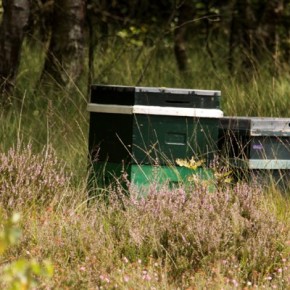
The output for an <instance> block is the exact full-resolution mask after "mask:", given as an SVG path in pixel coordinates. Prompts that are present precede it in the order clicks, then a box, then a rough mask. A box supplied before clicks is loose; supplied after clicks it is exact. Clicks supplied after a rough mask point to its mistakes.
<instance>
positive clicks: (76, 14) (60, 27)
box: [42, 0, 86, 86]
mask: <svg viewBox="0 0 290 290" xmlns="http://www.w3.org/2000/svg"><path fill="white" fill-rule="evenodd" d="M53 9H54V10H53V26H52V36H51V40H50V45H49V49H48V52H47V57H46V61H45V65H44V71H43V74H42V79H43V78H44V77H45V78H47V76H48V77H49V78H51V79H53V80H55V81H56V82H57V83H59V84H60V85H65V86H70V85H71V84H73V83H75V82H76V81H77V80H78V78H79V77H80V75H81V72H82V68H83V56H84V24H85V9H86V0H55V1H54V8H53Z"/></svg>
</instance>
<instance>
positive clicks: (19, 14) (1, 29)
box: [0, 0, 30, 103]
mask: <svg viewBox="0 0 290 290" xmlns="http://www.w3.org/2000/svg"><path fill="white" fill-rule="evenodd" d="M29 2H30V1H29V0H2V5H3V16H2V23H1V26H0V88H1V91H0V94H1V102H2V103H8V102H9V101H10V100H9V99H10V97H11V95H12V93H13V88H14V85H15V77H16V73H17V70H18V67H19V63H20V52H21V46H22V42H23V38H24V32H25V28H26V26H27V24H28V19H29V13H30V6H29Z"/></svg>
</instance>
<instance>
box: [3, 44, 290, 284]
mask: <svg viewBox="0 0 290 290" xmlns="http://www.w3.org/2000/svg"><path fill="white" fill-rule="evenodd" d="M189 53H190V59H191V64H190V69H189V71H188V72H187V73H186V75H182V74H180V73H179V72H178V71H177V69H176V64H175V59H174V57H173V51H172V49H171V47H168V46H166V45H159V47H154V46H152V47H142V48H134V47H132V46H126V45H125V44H124V43H121V42H120V41H119V40H118V39H113V40H112V42H111V44H110V46H109V48H108V49H107V50H106V51H105V52H104V51H103V50H101V48H100V49H98V50H97V51H96V63H95V78H94V82H95V83H106V84H120V85H136V84H138V85H144V86H158V87H159V86H161V87H183V88H196V89H216V90H219V89H220V90H221V91H222V108H223V110H224V112H225V114H226V115H256V116H278V117H282V116H285V117H286V116H287V114H288V112H287V107H289V102H290V101H289V99H290V98H288V87H289V79H288V78H287V77H285V74H280V76H277V77H272V76H271V75H270V74H269V73H267V69H266V68H263V69H261V70H260V73H259V74H257V75H256V76H255V77H253V78H252V79H251V80H250V81H248V82H247V83H245V82H244V81H241V78H239V76H238V75H235V76H229V74H228V73H227V72H226V70H225V67H226V64H225V62H224V60H223V59H222V58H221V59H217V60H216V64H217V65H218V66H217V67H218V68H217V69H216V70H214V69H213V66H212V64H211V60H210V58H209V57H208V56H207V54H206V53H205V52H204V51H203V50H202V48H198V47H191V48H190V50H189ZM42 64H43V55H42V51H41V50H40V48H39V47H38V48H37V47H36V49H35V50H33V49H32V48H31V47H29V45H28V44H27V45H26V46H25V49H24V52H23V57H22V63H21V67H20V74H19V77H18V81H17V91H16V99H15V102H14V104H13V106H12V107H11V108H9V110H7V111H6V112H1V116H0V118H1V122H0V134H1V142H0V150H1V155H0V160H1V164H0V190H1V196H0V204H1V207H2V208H3V212H4V215H9V214H10V213H11V212H12V211H15V210H17V211H19V212H20V213H21V215H22V222H21V228H22V230H23V235H22V239H21V241H20V243H19V244H18V245H16V246H14V247H12V248H11V249H10V250H9V251H8V252H6V253H5V254H4V255H3V256H2V257H1V263H9V262H12V261H14V260H16V259H18V258H19V257H27V258H35V259H37V260H44V259H46V258H49V259H50V260H51V262H52V264H53V265H54V275H53V277H52V278H51V279H50V280H49V281H44V282H43V285H42V286H43V288H49V287H50V288H52V289H117V288H120V289H137V288H138V289H177V288H179V289H233V288H237V289H252V288H255V287H258V288H265V289H287V288H289V287H290V272H289V271H290V270H289V269H290V268H289V267H290V259H289V250H290V248H289V246H290V245H289V240H290V239H289V238H290V237H289V221H290V215H289V210H288V209H289V200H288V197H287V196H282V195H281V194H280V192H279V190H278V189H277V188H275V187H274V186H273V188H268V189H266V188H261V187H260V186H258V185H256V184H251V185H249V184H243V183H238V184H237V185H235V186H233V187H232V186H225V187H223V189H217V190H216V191H215V192H208V191H207V189H206V188H205V187H203V186H202V183H201V184H200V185H199V186H196V187H194V188H192V189H191V190H189V189H188V188H186V189H183V188H182V187H181V188H176V189H171V190H169V189H168V188H167V187H164V188H163V187H162V188H160V187H154V185H152V186H151V187H150V188H149V189H148V195H147V198H146V199H140V198H136V197H135V195H134V193H135V192H132V193H131V195H130V196H129V197H128V196H127V195H126V194H124V192H123V191H122V190H121V189H118V188H117V189H115V190H113V189H112V188H107V190H108V191H109V199H110V200H109V203H106V204H105V203H103V202H101V201H96V202H95V203H91V204H90V205H89V206H88V204H87V192H86V180H87V176H86V175H87V172H86V171H87V153H88V152H87V137H88V118H89V115H88V112H86V103H87V100H88V96H87V95H86V91H87V87H86V71H85V72H84V79H82V80H81V81H80V84H76V85H75V87H73V88H69V89H67V88H59V87H58V86H57V85H55V84H54V85H53V84H51V87H49V88H47V87H46V88H45V89H44V88H41V87H40V88H37V89H35V87H37V86H36V85H37V83H38V76H39V72H40V71H41V68H42ZM266 67H267V66H266ZM285 73H287V70H285ZM137 190H138V189H137ZM120 201H121V202H120Z"/></svg>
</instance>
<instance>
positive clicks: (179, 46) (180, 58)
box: [174, 2, 194, 72]
mask: <svg viewBox="0 0 290 290" xmlns="http://www.w3.org/2000/svg"><path fill="white" fill-rule="evenodd" d="M193 18H194V13H193V9H192V6H191V5H189V4H188V3H187V2H184V3H183V4H182V5H181V6H180V7H179V8H178V22H177V27H176V28H175V30H174V53H175V58H176V61H177V66H178V68H179V70H180V71H181V72H185V71H186V70H187V69H188V57H187V53H186V45H185V43H186V41H185V36H186V31H187V28H188V25H189V24H190V22H191V21H192V20H193Z"/></svg>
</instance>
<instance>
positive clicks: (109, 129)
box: [88, 85, 223, 183]
mask: <svg viewBox="0 0 290 290" xmlns="http://www.w3.org/2000/svg"><path fill="white" fill-rule="evenodd" d="M219 104H220V91H206V90H189V89H165V88H151V87H128V86H103V85H94V86H92V88H91V101H90V103H89V104H88V111H89V112H90V131H89V152H90V156H91V159H92V160H93V163H94V166H95V168H96V170H100V168H107V169H103V170H101V171H102V172H103V173H104V174H105V175H107V177H108V176H109V175H112V172H115V173H116V175H118V174H119V172H120V170H119V169H118V168H119V167H120V166H123V167H124V168H126V170H127V171H128V172H130V174H129V177H130V178H131V179H132V181H137V180H138V182H136V183H140V182H141V180H142V182H143V183H148V180H149V179H151V178H152V176H153V175H152V174H153V173H151V172H153V171H152V170H151V169H152V167H154V168H156V165H158V166H159V167H160V170H161V171H163V172H164V173H162V174H161V173H160V174H159V175H158V176H159V177H158V176H157V179H158V178H160V180H161V181H163V180H165V179H168V180H172V182H178V178H177V176H178V175H181V176H183V177H184V175H186V173H185V171H184V170H183V171H181V172H180V173H178V174H177V175H176V177H173V176H175V175H174V174H171V173H170V172H176V170H177V171H178V170H180V169H174V170H173V171H172V170H171V169H170V168H172V166H173V167H174V165H175V160H176V159H177V158H191V157H192V156H195V157H196V158H203V159H205V160H206V162H207V163H208V162H210V160H212V158H213V154H214V152H215V151H216V150H217V140H218V122H219V118H220V117H222V116H223V113H222V111H221V110H220V109H219ZM94 160H97V162H94ZM112 168H116V169H115V170H112ZM140 168H146V170H145V171H146V172H147V174H145V175H144V174H141V173H140V170H139V169H140ZM148 168H149V169H148ZM143 171H144V170H143ZM141 172H142V171H141ZM154 172H155V171H154ZM147 175H148V176H150V178H146V176H147ZM140 176H141V177H140ZM142 176H143V177H142ZM162 176H163V177H162ZM164 176H165V177H164ZM166 176H167V177H166ZM105 179H108V178H105Z"/></svg>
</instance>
